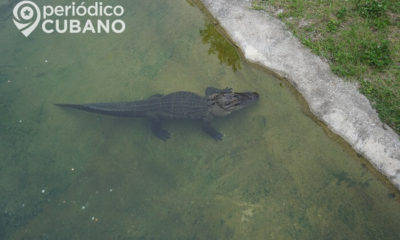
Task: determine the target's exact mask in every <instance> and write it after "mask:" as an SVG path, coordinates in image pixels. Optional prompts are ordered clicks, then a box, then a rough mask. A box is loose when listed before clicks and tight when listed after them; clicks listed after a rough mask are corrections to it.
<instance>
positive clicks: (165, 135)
mask: <svg viewBox="0 0 400 240" xmlns="http://www.w3.org/2000/svg"><path fill="white" fill-rule="evenodd" d="M151 131H152V132H153V134H154V136H156V137H158V138H159V139H161V140H163V141H166V140H167V139H169V138H170V137H171V134H170V133H169V132H168V131H167V130H165V129H163V128H162V127H161V126H160V123H159V122H154V121H152V122H151Z"/></svg>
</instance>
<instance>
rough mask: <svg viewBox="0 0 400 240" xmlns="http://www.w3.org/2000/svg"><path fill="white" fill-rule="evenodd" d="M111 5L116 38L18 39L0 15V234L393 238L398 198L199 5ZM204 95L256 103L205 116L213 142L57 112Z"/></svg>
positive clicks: (189, 133)
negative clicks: (118, 12) (118, 8)
mask: <svg viewBox="0 0 400 240" xmlns="http://www.w3.org/2000/svg"><path fill="white" fill-rule="evenodd" d="M2 2H4V1H2ZM53 2H54V4H56V3H55V2H57V3H60V4H61V3H68V2H67V1H53ZM53 2H52V3H53ZM37 3H38V4H45V3H46V2H45V1H37ZM118 3H119V4H121V5H123V6H124V7H125V9H126V14H125V15H124V17H123V20H124V21H125V22H126V25H127V29H126V31H125V32H124V33H123V34H119V35H118V34H110V35H106V34H101V35H96V34H83V35H80V34H78V35H72V34H65V35H57V34H52V35H47V34H42V33H40V32H38V31H36V32H34V33H33V34H32V35H31V36H30V37H29V38H25V37H23V36H22V35H21V34H20V33H18V32H17V31H16V29H15V27H14V26H13V24H12V21H11V19H10V18H9V17H4V18H5V19H3V18H0V20H1V21H0V44H1V45H0V46H1V47H0V54H1V58H0V238H1V239H400V230H399V226H400V214H399V212H400V204H399V195H398V193H397V192H395V191H394V190H393V188H392V187H391V186H390V185H388V184H386V183H385V182H384V181H382V180H381V178H380V177H379V176H378V175H377V174H376V173H375V171H372V172H371V171H370V170H368V167H367V164H366V163H365V161H364V160H362V159H360V158H359V157H357V155H356V154H354V152H353V151H351V150H349V149H348V147H347V146H345V145H344V144H342V143H340V141H337V140H335V138H334V137H332V136H329V134H327V132H326V131H325V130H324V129H323V127H321V126H320V125H319V124H317V123H316V122H315V121H313V120H312V119H311V118H310V117H309V116H307V114H306V110H304V106H303V104H302V103H301V101H299V99H298V97H296V95H295V94H293V91H291V90H290V89H289V88H288V87H287V85H286V83H285V82H283V81H281V80H278V79H276V78H274V77H273V76H272V75H270V74H268V73H266V72H264V71H262V70H260V69H258V68H255V67H253V66H250V65H249V64H247V63H246V62H243V61H241V60H240V56H239V55H238V53H237V51H236V49H235V48H234V47H233V46H232V45H230V44H229V43H228V42H227V41H226V40H225V39H224V37H222V35H220V34H219V33H218V31H217V29H216V27H215V25H214V23H213V22H212V21H210V20H208V19H206V18H205V16H204V14H203V13H202V12H201V11H200V10H199V8H198V7H196V6H195V5H194V4H193V3H191V2H186V1H178V0H152V1H127V0H125V1H118ZM1 9H2V13H3V12H4V13H7V11H10V10H7V9H6V8H1ZM7 14H8V13H7ZM207 86H215V87H220V88H224V87H226V86H230V87H233V88H234V89H235V90H237V91H257V92H258V93H259V94H260V96H261V99H260V102H259V103H258V104H257V105H255V106H254V107H252V108H249V109H246V110H243V111H242V112H239V113H237V114H233V115H232V116H229V117H228V118H225V119H219V120H217V121H215V122H214V125H215V126H216V127H217V128H218V129H219V130H220V131H221V132H222V133H224V135H225V137H224V140H223V141H222V142H215V141H214V140H213V139H211V138H210V137H209V136H207V135H206V134H204V133H203V132H202V131H201V129H200V127H199V126H198V124H197V123H187V122H179V123H173V122H168V123H166V124H165V128H167V129H168V130H169V131H170V132H171V133H172V138H171V139H170V140H168V141H167V142H163V141H161V140H159V139H157V138H155V137H154V136H153V135H152V134H151V131H150V129H149V128H148V123H146V121H144V120H141V119H119V118H113V117H109V116H100V115H95V114H90V113H85V112H79V111H74V110H65V109H60V108H57V107H56V106H54V105H53V104H54V103H87V102H107V101H131V100H135V99H144V98H146V97H148V96H151V95H153V94H157V93H160V94H167V93H170V92H174V91H178V90H187V91H193V92H196V93H198V94H203V93H204V89H205V88H206V87H207Z"/></svg>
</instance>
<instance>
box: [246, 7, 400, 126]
mask: <svg viewBox="0 0 400 240" xmlns="http://www.w3.org/2000/svg"><path fill="white" fill-rule="evenodd" d="M252 7H253V8H254V9H257V10H266V11H269V12H271V13H272V14H274V15H276V16H277V17H279V18H280V19H281V20H282V21H284V22H285V23H286V24H287V26H288V27H289V28H290V30H291V31H292V32H293V33H294V34H295V35H296V36H297V37H298V38H299V40H300V41H301V42H302V43H303V44H304V45H305V46H307V47H309V48H310V49H311V50H312V51H313V52H314V53H315V54H317V55H320V56H322V57H324V58H326V59H327V60H328V62H329V64H330V66H331V69H332V71H333V72H334V73H336V74H337V75H339V76H341V77H343V78H345V79H348V80H350V81H357V82H358V83H359V88H360V92H361V93H363V94H364V95H365V96H366V97H367V98H368V99H369V100H370V102H371V103H372V105H373V106H374V107H375V109H376V110H377V112H378V113H379V116H380V118H381V119H382V120H383V121H384V122H386V123H387V124H388V125H389V126H391V127H392V128H393V129H394V130H395V131H396V132H398V133H400V1H398V0H346V1H340V0H336V1H332V0H310V1H307V0H254V1H253V2H252Z"/></svg>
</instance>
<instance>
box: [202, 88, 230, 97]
mask: <svg viewBox="0 0 400 240" xmlns="http://www.w3.org/2000/svg"><path fill="white" fill-rule="evenodd" d="M231 92H232V88H228V87H227V88H224V89H218V88H214V87H208V88H207V89H206V96H210V95H212V94H214V93H231Z"/></svg>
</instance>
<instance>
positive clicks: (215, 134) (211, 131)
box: [201, 121, 223, 141]
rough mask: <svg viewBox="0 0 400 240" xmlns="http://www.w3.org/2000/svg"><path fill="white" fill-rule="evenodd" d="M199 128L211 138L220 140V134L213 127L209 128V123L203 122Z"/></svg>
mask: <svg viewBox="0 0 400 240" xmlns="http://www.w3.org/2000/svg"><path fill="white" fill-rule="evenodd" d="M201 128H202V129H203V131H204V132H205V133H207V134H208V135H210V136H211V137H212V138H214V139H215V140H217V141H221V140H222V137H223V135H222V133H220V132H218V131H217V130H216V129H215V128H214V127H213V126H211V123H210V122H209V121H204V122H203V123H202V125H201Z"/></svg>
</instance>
